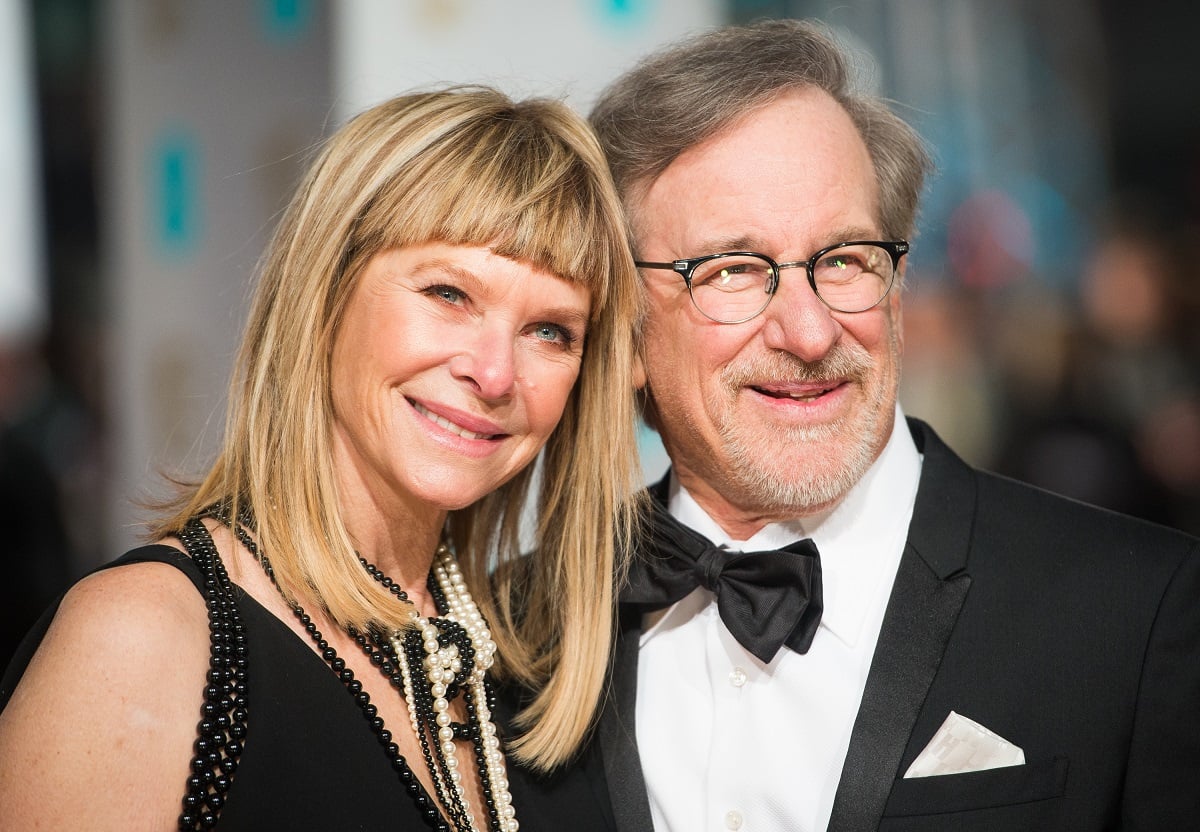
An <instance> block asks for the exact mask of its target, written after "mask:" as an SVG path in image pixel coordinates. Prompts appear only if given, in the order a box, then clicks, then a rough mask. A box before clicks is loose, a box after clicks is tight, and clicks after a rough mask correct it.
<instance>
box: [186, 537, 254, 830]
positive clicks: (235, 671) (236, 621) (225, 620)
mask: <svg viewBox="0 0 1200 832" xmlns="http://www.w3.org/2000/svg"><path fill="white" fill-rule="evenodd" d="M179 539H180V540H181V541H182V542H183V545H184V548H185V549H187V552H188V555H190V556H191V558H192V560H193V561H194V562H195V563H196V566H197V567H199V569H200V572H201V573H202V574H203V575H204V603H205V605H206V606H207V607H208V634H209V635H208V641H209V664H208V674H207V676H206V684H205V687H204V704H203V705H201V707H200V723H199V724H198V725H197V726H196V733H197V737H196V742H195V745H194V747H193V748H194V751H195V756H193V757H192V761H191V771H192V773H191V775H190V776H189V777H188V780H187V787H186V790H185V792H184V797H183V812H182V813H181V814H180V816H179V829H180V830H181V831H182V832H191V830H195V829H212V828H213V827H214V826H216V824H217V816H218V815H219V814H220V812H221V807H222V806H224V805H225V794H226V793H227V792H228V791H229V787H230V785H231V784H232V779H233V775H234V773H235V772H236V771H237V765H238V758H239V757H241V755H242V743H243V741H244V740H245V738H246V716H247V696H246V693H247V689H246V659H247V652H246V628H245V626H244V625H243V624H242V619H241V616H240V615H239V614H238V608H237V603H236V601H235V598H234V594H233V584H232V583H231V582H230V580H229V575H228V574H227V573H226V572H225V565H224V564H223V563H222V562H221V557H220V555H218V554H217V548H216V546H214V545H213V541H212V537H211V536H209V534H208V530H207V529H205V528H204V524H203V523H201V522H200V519H199V518H192V519H191V520H189V521H188V523H187V525H186V526H184V528H183V531H182V532H180V534H179Z"/></svg>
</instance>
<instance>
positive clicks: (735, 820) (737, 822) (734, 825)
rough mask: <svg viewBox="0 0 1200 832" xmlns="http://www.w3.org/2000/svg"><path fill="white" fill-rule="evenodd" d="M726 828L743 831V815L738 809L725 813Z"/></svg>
mask: <svg viewBox="0 0 1200 832" xmlns="http://www.w3.org/2000/svg"><path fill="white" fill-rule="evenodd" d="M725 828H726V829H741V828H742V813H741V812H739V811H737V810H736V809H730V810H729V811H728V812H726V813H725Z"/></svg>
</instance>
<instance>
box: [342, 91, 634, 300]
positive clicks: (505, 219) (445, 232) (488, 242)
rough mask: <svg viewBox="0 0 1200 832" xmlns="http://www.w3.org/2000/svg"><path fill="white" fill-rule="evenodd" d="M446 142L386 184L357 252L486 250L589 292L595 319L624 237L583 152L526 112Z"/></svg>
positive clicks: (367, 216) (449, 136) (366, 214)
mask: <svg viewBox="0 0 1200 832" xmlns="http://www.w3.org/2000/svg"><path fill="white" fill-rule="evenodd" d="M464 134H465V135H464ZM442 143H443V144H444V145H445V147H444V148H442V149H441V150H440V152H429V153H425V154H422V156H420V157H418V158H415V159H409V160H408V162H407V164H404V165H402V166H400V168H399V170H398V171H397V172H396V174H395V175H394V176H393V177H391V178H390V179H389V180H388V181H386V182H384V183H383V184H382V185H381V186H380V188H379V190H378V192H377V193H376V195H375V197H374V198H373V199H371V200H370V202H369V204H368V206H367V207H366V208H365V210H364V211H363V213H362V214H361V215H360V217H359V220H358V222H357V226H358V227H357V233H356V234H355V237H356V238H357V242H356V244H354V245H353V248H354V249H355V250H356V251H357V253H358V254H360V255H366V257H370V256H371V255H373V254H375V253H377V252H379V251H382V250H384V249H387V248H393V247H397V248H398V247H403V246H411V245H419V244H422V243H427V242H434V241H437V242H444V243H450V244H454V245H482V246H487V247H489V248H490V249H492V250H493V251H494V252H495V253H496V254H499V255H501V256H504V257H509V258H512V259H514V260H522V261H524V262H527V263H530V264H532V265H534V266H536V267H538V268H540V269H544V270H546V271H548V272H551V273H553V274H555V275H557V276H559V277H561V278H563V279H565V280H569V281H571V282H574V283H579V284H581V285H584V286H586V287H587V288H588V289H589V290H590V292H591V295H592V312H591V314H592V317H593V318H595V317H596V316H597V315H598V314H599V312H601V311H602V309H603V307H604V300H605V298H606V297H607V296H608V294H609V290H610V285H609V284H610V276H611V273H612V271H613V269H614V264H615V263H616V262H617V259H618V258H619V257H620V252H621V251H623V250H624V246H625V240H624V238H623V236H621V234H618V233H617V232H616V231H615V229H618V228H621V226H620V219H619V214H617V213H616V210H617V209H615V208H614V207H613V206H612V205H610V204H609V203H607V202H606V201H605V191H604V184H603V182H601V181H600V180H599V179H598V177H597V174H596V171H595V170H591V169H589V168H588V166H587V165H586V164H584V162H582V161H581V160H580V158H579V153H578V150H577V149H576V148H573V147H571V146H570V145H568V144H567V143H566V142H564V141H563V139H562V138H561V137H559V136H555V135H553V134H552V133H551V132H550V130H549V128H548V127H547V126H545V125H543V124H541V123H539V122H537V121H535V120H533V119H531V118H522V117H521V116H520V114H513V115H510V117H499V116H497V117H494V118H492V119H489V120H486V121H475V122H472V123H469V124H466V125H462V126H461V127H460V129H459V130H457V131H449V132H447V133H446V134H445V135H444V136H443V138H442ZM413 194H420V197H419V198H415V199H414V198H413V196H412V195H413ZM598 243H599V244H598Z"/></svg>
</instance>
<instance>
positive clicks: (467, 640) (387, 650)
mask: <svg viewBox="0 0 1200 832" xmlns="http://www.w3.org/2000/svg"><path fill="white" fill-rule="evenodd" d="M212 516H213V517H215V518H216V519H217V520H220V521H221V522H223V523H224V524H225V525H227V526H228V527H229V528H230V529H231V530H233V532H234V533H235V534H236V535H237V538H238V540H239V541H241V543H242V545H243V546H245V547H246V549H247V550H248V551H249V552H250V553H251V554H252V555H253V556H254V558H255V559H256V560H257V561H258V562H259V563H260V564H262V567H263V569H264V570H265V572H266V573H267V576H268V577H269V578H270V579H271V582H272V583H273V584H275V585H276V587H277V588H278V584H277V583H276V580H275V572H274V569H272V567H271V562H270V560H268V559H267V557H266V555H265V554H263V553H262V552H261V551H259V549H258V545H257V544H256V543H255V541H254V539H253V538H252V537H250V535H249V533H248V532H247V531H246V529H245V527H244V525H243V523H242V522H234V521H233V519H232V518H230V517H229V516H228V513H227V512H222V511H221V510H220V509H219V508H218V509H216V510H214V511H213V512H212ZM239 519H240V518H239ZM359 561H360V562H361V563H362V565H363V567H364V568H365V569H366V570H367V572H368V574H370V575H371V577H372V578H374V579H375V580H376V581H378V582H379V583H380V584H381V585H383V586H384V587H385V588H386V589H388V591H389V592H391V593H392V594H393V595H395V596H396V597H397V598H398V599H400V600H401V601H403V602H404V603H410V602H409V599H408V596H407V594H406V593H405V592H404V590H403V589H401V588H400V586H399V585H398V584H396V583H395V582H394V581H393V580H392V579H391V578H389V577H387V576H386V575H384V574H383V572H381V571H380V570H379V569H378V568H376V567H375V566H373V565H371V564H370V563H368V562H367V561H366V560H365V559H363V558H362V557H361V556H360V557H359ZM429 590H430V594H431V596H432V597H433V600H434V603H435V605H436V606H437V609H438V611H439V613H441V614H442V615H441V617H437V618H426V617H424V616H422V615H420V614H419V613H418V612H417V611H416V610H415V608H414V609H413V610H412V612H411V613H410V615H411V616H412V620H413V623H414V627H412V628H409V629H406V630H402V631H395V632H393V633H391V634H389V635H385V634H381V633H378V632H372V633H370V634H363V633H360V632H358V631H357V630H356V629H355V628H353V627H347V632H348V633H349V634H350V636H351V637H352V638H353V639H354V641H355V642H356V643H357V644H358V645H359V647H360V648H361V649H362V651H363V653H364V654H365V655H366V656H368V657H369V659H370V661H371V663H372V664H373V665H375V666H376V667H378V668H379V670H380V672H381V673H382V674H383V675H384V677H385V678H387V679H388V681H389V682H390V683H391V684H392V686H393V687H395V688H397V689H398V690H399V691H400V692H401V694H402V695H403V697H404V702H405V705H406V706H407V708H408V713H409V720H410V723H411V725H412V729H413V733H414V734H415V735H416V737H417V739H418V740H419V742H420V745H421V755H422V757H424V760H425V765H426V767H427V768H428V770H429V774H430V777H431V779H432V780H433V783H434V789H435V791H436V793H437V800H438V801H439V802H440V803H441V805H442V807H444V808H445V810H446V812H447V814H449V816H450V820H451V821H452V822H453V823H454V829H456V830H458V832H479V827H478V826H476V822H475V816H474V813H473V812H472V811H471V806H470V803H469V801H468V799H467V796H466V793H465V789H464V786H463V782H462V780H463V778H462V773H461V771H460V770H459V761H458V755H457V748H456V746H455V744H454V741H455V740H456V739H469V740H470V741H471V744H472V746H473V749H474V752H475V765H476V770H477V773H478V777H479V783H480V789H481V791H482V794H483V799H484V803H485V804H486V805H485V807H484V811H485V814H486V816H487V827H486V828H487V829H488V830H490V832H516V830H517V829H518V828H519V824H518V822H517V819H516V812H515V810H514V809H513V805H512V795H511V793H510V792H509V789H508V779H507V775H506V773H505V769H504V755H503V752H502V751H501V750H500V740H499V737H498V736H497V733H496V726H495V724H494V723H493V722H492V719H491V711H492V707H493V705H494V703H493V701H492V694H491V690H490V686H489V685H488V683H487V679H486V672H487V670H488V668H490V667H491V666H492V663H493V661H494V656H495V652H496V644H495V642H494V641H492V639H491V633H490V631H489V630H488V628H487V623H486V622H485V621H484V619H483V616H482V615H481V614H480V612H479V608H478V607H477V606H476V605H475V602H474V600H473V599H472V598H471V594H470V592H469V591H468V590H467V586H466V582H465V581H464V580H463V577H462V572H461V570H460V568H459V566H458V563H457V561H456V560H455V559H454V556H453V554H451V552H450V550H449V549H448V548H447V547H446V546H445V545H444V544H443V545H440V546H439V547H438V550H437V553H436V554H435V557H434V564H433V567H432V569H431V571H430V577H429ZM288 605H289V606H290V607H291V608H292V612H293V613H294V614H295V615H296V617H297V619H298V620H299V621H300V623H301V625H302V626H303V627H304V629H305V632H307V633H308V635H309V637H310V638H311V639H312V640H313V642H314V643H315V644H316V646H317V650H318V652H319V653H320V655H321V657H322V658H323V659H324V660H325V662H326V663H327V664H328V665H329V666H330V668H331V669H332V670H333V671H334V672H335V673H336V674H337V675H338V678H339V679H340V680H341V681H342V683H343V685H344V686H345V688H346V690H347V691H348V692H349V693H350V695H351V696H353V697H354V698H355V701H356V702H357V703H358V704H359V706H360V707H361V708H362V710H363V713H364V715H365V716H366V717H367V720H368V722H369V724H370V726H371V728H372V730H373V731H374V732H375V734H376V736H377V737H378V738H379V741H380V744H381V745H383V747H384V751H385V753H386V754H387V755H388V757H389V759H390V760H391V761H392V768H393V769H394V770H395V771H396V772H397V774H398V776H399V777H400V781H401V782H402V783H403V784H404V786H405V789H406V791H407V792H408V794H409V796H410V797H411V798H412V799H413V801H414V803H416V805H417V808H418V809H420V810H421V812H422V815H423V817H424V819H425V821H426V823H427V824H428V825H429V826H430V827H431V828H432V829H435V830H438V832H450V829H451V827H450V826H449V825H448V824H447V823H446V821H445V820H444V819H443V818H442V815H441V812H439V811H438V808H437V805H436V804H435V802H434V800H433V798H432V797H431V796H430V795H429V793H428V792H427V791H426V790H425V788H424V786H422V784H421V782H420V781H419V780H418V779H417V778H416V776H415V775H414V774H413V772H412V769H411V768H410V767H409V765H408V762H407V761H406V760H405V759H404V757H403V755H401V754H400V749H399V747H398V746H397V745H396V743H394V742H392V734H391V732H390V731H389V730H388V729H387V728H386V727H384V724H383V718H382V717H380V716H379V715H378V709H377V708H376V706H375V705H373V704H371V701H370V695H369V694H368V693H367V692H366V690H364V689H363V686H362V682H360V681H359V680H358V679H356V678H355V676H354V672H353V671H352V670H351V669H350V668H349V667H347V666H346V663H345V660H344V659H342V658H340V657H339V656H338V655H337V651H336V650H334V648H333V646H332V645H331V644H329V642H328V641H327V640H326V639H325V638H323V637H322V635H321V633H320V631H319V630H317V627H316V624H315V623H314V622H313V621H312V618H311V617H310V616H309V615H308V614H307V613H305V612H304V610H303V609H302V608H301V607H300V605H299V604H298V603H296V602H295V601H292V600H289V601H288ZM414 666H415V667H417V668H419V669H420V671H423V672H420V673H413V671H412V667H414ZM422 677H423V678H422ZM460 692H461V693H462V694H463V702H464V706H465V708H466V712H467V721H466V722H465V723H456V722H454V721H453V720H452V719H451V716H450V702H451V701H452V700H453V699H454V698H455V697H456V696H457V695H458V694H459V693H460ZM431 738H432V739H434V740H435V741H434V742H432V743H431V742H430V739H431Z"/></svg>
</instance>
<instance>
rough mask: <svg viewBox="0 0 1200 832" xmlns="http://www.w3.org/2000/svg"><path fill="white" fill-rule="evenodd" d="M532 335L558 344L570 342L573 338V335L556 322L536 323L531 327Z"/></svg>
mask: <svg viewBox="0 0 1200 832" xmlns="http://www.w3.org/2000/svg"><path fill="white" fill-rule="evenodd" d="M533 334H534V337H536V338H540V339H541V340H543V341H552V342H555V343H559V344H570V343H571V342H572V341H574V340H575V337H574V336H573V335H572V334H571V333H570V332H568V331H567V330H566V329H564V328H563V327H561V326H558V325H557V324H538V325H537V326H536V327H534V329H533Z"/></svg>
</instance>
